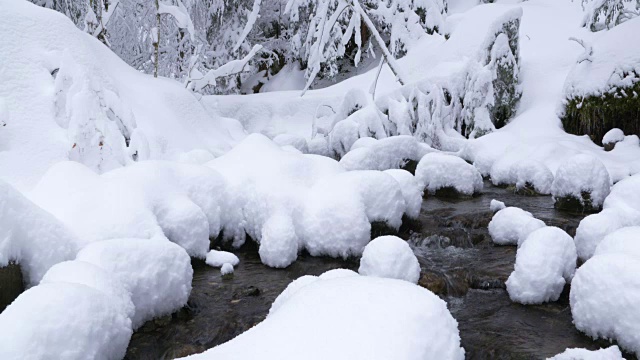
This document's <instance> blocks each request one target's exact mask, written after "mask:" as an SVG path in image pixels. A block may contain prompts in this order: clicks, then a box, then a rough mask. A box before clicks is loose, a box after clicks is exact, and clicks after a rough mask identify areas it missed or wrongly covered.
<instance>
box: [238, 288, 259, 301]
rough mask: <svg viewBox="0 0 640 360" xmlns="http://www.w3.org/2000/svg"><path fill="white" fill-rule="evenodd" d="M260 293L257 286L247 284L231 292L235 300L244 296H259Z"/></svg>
mask: <svg viewBox="0 0 640 360" xmlns="http://www.w3.org/2000/svg"><path fill="white" fill-rule="evenodd" d="M260 294H262V290H260V289H259V288H257V287H255V286H247V287H246V288H243V289H239V290H236V291H235V292H234V293H233V296H232V298H233V299H234V300H237V299H242V298H246V297H257V296H260Z"/></svg>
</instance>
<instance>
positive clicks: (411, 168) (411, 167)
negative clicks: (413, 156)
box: [400, 160, 418, 175]
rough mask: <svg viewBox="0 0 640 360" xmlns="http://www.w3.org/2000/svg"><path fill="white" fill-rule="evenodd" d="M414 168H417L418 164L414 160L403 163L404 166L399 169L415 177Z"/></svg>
mask: <svg viewBox="0 0 640 360" xmlns="http://www.w3.org/2000/svg"><path fill="white" fill-rule="evenodd" d="M416 167H418V162H417V161H415V160H406V161H405V162H404V165H402V166H401V167H400V168H401V169H403V170H407V171H408V172H410V173H411V175H415V174H416Z"/></svg>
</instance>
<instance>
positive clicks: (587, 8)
mask: <svg viewBox="0 0 640 360" xmlns="http://www.w3.org/2000/svg"><path fill="white" fill-rule="evenodd" d="M634 3H635V6H634ZM582 8H583V9H584V18H583V20H582V26H584V27H586V28H589V30H591V31H600V30H604V29H611V28H612V27H614V26H616V25H619V24H621V23H623V22H625V21H628V20H629V19H631V18H634V17H636V16H638V10H639V9H640V1H637V0H582Z"/></svg>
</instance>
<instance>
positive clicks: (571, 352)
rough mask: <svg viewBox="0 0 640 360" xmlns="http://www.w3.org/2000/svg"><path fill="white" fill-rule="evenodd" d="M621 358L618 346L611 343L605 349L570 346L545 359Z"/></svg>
mask: <svg viewBox="0 0 640 360" xmlns="http://www.w3.org/2000/svg"><path fill="white" fill-rule="evenodd" d="M577 359H580V360H623V359H624V358H623V357H622V353H621V352H620V348H618V346H617V345H612V346H610V347H608V348H606V349H600V350H593V351H592V350H587V349H578V348H571V349H567V350H565V351H564V352H562V353H561V354H558V355H556V356H554V357H552V358H548V359H547V360H577Z"/></svg>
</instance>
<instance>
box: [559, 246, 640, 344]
mask: <svg viewBox="0 0 640 360" xmlns="http://www.w3.org/2000/svg"><path fill="white" fill-rule="evenodd" d="M638 259H639V258H638V257H637V256H634V255H627V254H603V255H598V256H594V257H592V258H591V259H589V260H588V261H587V262H585V263H584V264H583V265H582V266H581V267H580V268H579V269H578V270H577V271H576V274H575V276H574V278H573V281H572V282H571V294H570V300H571V314H572V315H573V323H574V324H575V325H576V328H578V330H580V331H582V332H584V333H585V334H587V335H589V336H591V337H593V338H605V339H611V340H615V341H617V342H618V345H620V347H621V348H623V349H626V350H627V351H630V352H633V353H635V354H636V356H638V355H640V312H639V311H638V307H637V304H638V301H640V277H638V273H640V261H638Z"/></svg>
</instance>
